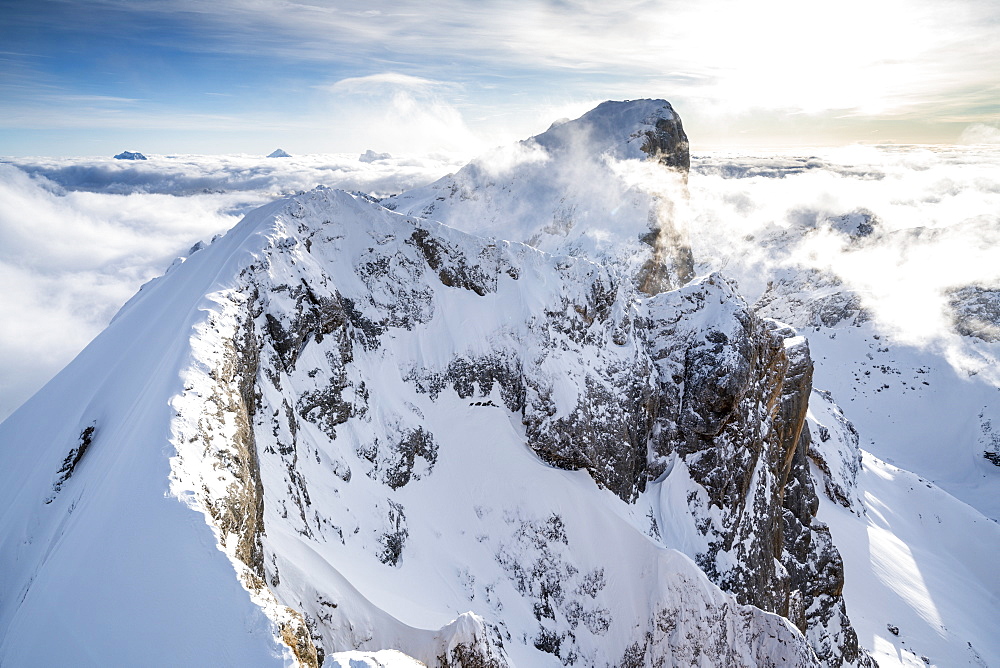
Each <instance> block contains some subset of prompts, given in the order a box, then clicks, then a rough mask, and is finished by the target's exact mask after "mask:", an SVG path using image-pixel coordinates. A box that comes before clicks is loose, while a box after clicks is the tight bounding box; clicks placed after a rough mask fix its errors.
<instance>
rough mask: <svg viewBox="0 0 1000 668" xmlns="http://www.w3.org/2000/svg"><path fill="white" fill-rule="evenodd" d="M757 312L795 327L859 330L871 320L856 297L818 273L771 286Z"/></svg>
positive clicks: (799, 274) (829, 276) (834, 279)
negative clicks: (851, 327)
mask: <svg viewBox="0 0 1000 668" xmlns="http://www.w3.org/2000/svg"><path fill="white" fill-rule="evenodd" d="M754 310H756V311H757V313H758V314H759V315H761V316H764V317H767V318H774V319H776V320H780V321H781V322H786V323H788V324H790V325H792V326H794V327H838V326H839V327H845V326H854V327H857V326H860V325H862V324H864V323H866V322H868V321H869V320H871V313H870V312H869V310H868V309H867V308H865V306H864V305H863V304H862V302H861V298H860V297H859V296H858V294H857V293H855V292H854V291H853V290H851V289H850V288H849V287H848V286H845V285H844V283H843V281H841V280H840V279H839V278H837V277H836V276H834V275H832V274H828V273H824V272H820V271H818V270H815V269H811V270H808V271H801V272H797V273H796V274H795V275H794V276H792V277H787V278H781V279H779V280H777V281H773V282H771V283H769V284H768V286H767V290H765V292H764V294H763V295H761V297H760V299H758V300H757V302H756V303H755V304H754Z"/></svg>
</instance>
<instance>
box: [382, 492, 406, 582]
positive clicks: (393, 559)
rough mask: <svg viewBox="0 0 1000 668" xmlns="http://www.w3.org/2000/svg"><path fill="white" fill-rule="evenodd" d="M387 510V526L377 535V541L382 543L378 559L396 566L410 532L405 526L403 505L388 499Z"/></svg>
mask: <svg viewBox="0 0 1000 668" xmlns="http://www.w3.org/2000/svg"><path fill="white" fill-rule="evenodd" d="M388 504H389V510H388V511H387V513H386V518H387V522H388V528H387V529H386V531H385V532H384V533H383V534H382V535H381V536H379V543H381V544H382V552H381V553H380V554H379V559H380V560H381V561H382V563H383V564H388V565H390V566H398V565H399V562H400V560H401V559H402V558H403V546H404V545H406V539H407V538H408V537H409V535H410V532H409V530H408V529H407V528H406V515H405V514H404V512H403V506H402V505H400V504H398V503H396V502H395V501H391V500H390V501H389V502H388Z"/></svg>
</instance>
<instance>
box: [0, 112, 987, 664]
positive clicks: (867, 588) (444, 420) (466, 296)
mask: <svg viewBox="0 0 1000 668" xmlns="http://www.w3.org/2000/svg"><path fill="white" fill-rule="evenodd" d="M688 161H689V157H688V148H687V138H686V136H685V135H684V132H683V129H682V128H681V125H680V119H679V117H678V116H677V115H676V113H675V112H674V111H673V110H672V109H671V107H670V105H669V104H668V103H666V102H664V101H662V100H658V101H650V100H642V101H634V102H624V103H623V102H618V103H605V104H602V105H600V106H599V107H597V108H596V109H595V110H593V111H592V112H590V113H588V114H587V115H585V116H583V117H582V118H581V119H578V120H576V121H569V122H564V123H561V124H558V125H555V126H553V128H551V129H550V130H549V131H548V132H546V133H543V134H542V135H539V136H537V137H534V138H533V139H531V140H528V141H526V142H523V143H521V144H519V145H518V146H516V147H514V148H512V149H509V150H502V151H497V152H495V153H494V154H493V155H491V156H487V157H485V158H483V159H480V160H478V161H476V162H473V163H472V164H470V165H469V166H467V167H465V168H463V169H462V170H461V171H459V172H458V173H456V174H455V175H454V176H450V177H446V178H445V179H442V180H441V181H439V182H437V183H435V184H432V185H431V186H428V187H426V188H421V189H417V190H415V191H411V192H408V193H404V194H403V195H400V196H398V197H394V198H391V199H390V200H388V201H385V202H381V203H380V202H378V201H376V200H374V199H372V198H369V197H366V196H362V195H358V194H349V193H346V192H343V191H336V190H330V189H326V188H317V189H315V190H313V191H310V192H307V193H305V194H302V195H298V196H294V197H289V198H285V199H282V200H278V201H276V202H274V203H272V204H269V205H266V206H264V207H262V208H260V209H257V210H256V211H254V212H252V213H250V214H248V215H247V216H246V217H245V218H244V219H243V221H242V222H240V223H239V224H238V225H237V226H236V227H235V228H233V229H232V230H231V231H230V232H229V233H228V234H227V235H225V236H224V237H221V238H219V239H218V240H216V241H214V242H213V243H211V244H209V245H207V246H200V247H196V248H194V249H192V253H191V254H190V256H188V257H186V258H182V259H181V260H180V261H178V262H176V263H175V264H174V265H173V266H172V267H171V269H170V270H169V271H168V272H167V273H166V274H165V275H164V276H163V277H161V278H158V279H156V280H154V281H152V282H151V283H149V284H147V285H146V286H144V287H143V289H142V290H141V291H140V292H139V293H138V294H136V296H135V297H133V299H132V300H131V301H130V302H129V303H128V304H126V305H125V306H124V307H123V308H122V310H121V311H120V313H119V314H118V315H117V316H116V318H115V320H114V321H113V322H112V324H111V325H110V326H109V327H108V329H107V330H106V331H105V332H104V333H103V334H101V335H100V336H99V337H98V338H97V339H96V340H95V341H94V342H93V343H92V344H91V345H90V346H89V347H88V348H87V349H86V350H85V351H84V352H83V353H82V354H81V355H80V356H79V357H77V359H76V360H74V362H73V363H72V364H71V365H70V366H68V367H67V368H66V369H65V370H64V371H63V372H62V373H61V374H60V375H59V376H58V377H57V378H56V379H54V380H53V381H52V382H51V383H49V384H48V385H47V386H46V387H45V388H44V389H43V390H42V391H41V392H39V393H38V394H37V395H36V396H35V397H34V398H33V399H32V400H31V401H29V402H28V403H27V404H25V405H24V406H23V407H22V408H21V409H20V410H18V411H17V412H15V413H14V415H12V416H11V417H10V418H9V419H8V420H7V421H5V422H4V423H2V424H0V476H2V478H0V508H2V509H3V510H2V511H0V569H2V572H3V573H4V577H3V580H2V583H3V584H2V590H0V662H2V663H3V664H4V665H7V664H8V663H9V664H10V665H50V664H53V663H55V664H59V663H72V664H84V665H90V664H103V663H107V662H108V660H109V657H113V661H114V662H115V663H124V664H129V665H131V664H142V665H179V664H180V665H191V664H194V665H265V664H271V663H289V662H296V663H298V664H301V665H328V666H329V665H344V666H347V665H350V666H352V668H353V667H354V666H356V665H372V666H375V665H393V666H394V665H401V666H402V665H416V664H415V663H414V662H415V661H420V662H423V663H425V664H427V665H440V666H469V667H471V666H491V667H492V666H515V665H516V666H544V665H551V666H557V665H581V666H628V667H638V666H670V665H703V666H709V665H712V666H715V665H734V666H735V665H739V666H756V665H790V666H804V665H830V666H841V665H872V663H873V662H872V656H875V657H876V658H878V659H879V660H881V661H882V663H883V665H885V664H886V659H888V660H889V665H892V660H893V658H894V656H895V657H897V658H898V662H899V663H900V664H903V665H905V664H906V663H907V662H911V660H910V658H909V655H908V654H905V651H906V648H907V647H908V645H907V644H906V643H909V646H911V647H914V648H917V649H919V650H920V653H922V654H923V655H924V656H927V657H928V658H927V663H934V664H937V665H961V664H963V663H967V664H970V665H984V664H985V665H988V664H990V663H992V662H994V660H995V659H996V657H998V656H1000V647H998V641H997V639H996V638H995V635H994V633H993V628H995V624H994V623H992V622H995V617H996V610H997V607H996V601H997V600H998V598H997V597H998V594H1000V592H998V589H1000V587H998V584H997V582H996V578H995V577H993V576H992V574H991V573H992V571H991V568H990V561H989V558H988V557H989V555H991V554H995V551H996V549H997V548H1000V531H998V527H997V525H996V523H995V522H992V521H989V520H987V519H986V518H985V517H983V516H982V515H981V514H980V513H979V512H977V511H976V510H974V509H972V508H970V507H968V506H965V505H964V504H962V503H961V502H959V501H957V500H955V499H954V498H953V497H951V496H949V495H948V494H947V493H945V492H944V491H942V490H941V489H939V488H937V487H935V486H933V485H929V483H925V482H924V480H923V479H919V478H917V477H915V476H911V475H910V474H908V473H906V472H905V471H900V470H898V469H895V468H894V467H892V466H891V465H888V464H885V463H883V462H881V461H879V460H877V459H874V458H872V457H871V456H869V455H868V454H866V453H863V452H862V450H861V449H860V448H859V443H860V436H859V430H858V429H857V428H856V427H855V426H854V425H853V424H852V423H851V422H850V421H848V419H847V418H846V417H845V414H844V412H843V411H842V410H841V409H840V408H839V407H838V406H837V404H836V403H835V401H836V400H837V399H839V397H838V395H837V394H836V393H835V394H833V395H831V394H830V393H828V392H821V391H818V390H814V389H813V387H812V377H813V372H814V359H813V358H814V357H815V353H813V354H811V353H810V347H811V343H810V342H809V341H807V340H806V338H805V337H803V336H802V335H800V334H799V332H797V331H795V330H794V329H792V328H791V327H789V326H788V325H785V324H782V323H780V322H777V321H775V320H769V319H767V318H765V317H763V315H762V314H765V313H768V314H770V311H768V309H772V310H774V309H779V308H780V307H781V303H790V301H789V297H788V295H790V294H792V293H791V292H788V293H787V294H786V295H784V296H782V297H781V299H784V302H781V300H780V299H778V298H777V297H775V298H773V299H770V298H769V299H767V300H762V301H760V302H759V303H758V304H757V306H756V307H751V306H750V305H748V304H747V302H746V301H745V300H744V299H743V298H742V297H741V296H740V294H739V293H738V291H737V290H736V288H735V287H734V284H733V283H732V282H731V281H729V280H727V278H726V277H725V276H723V275H721V274H717V273H708V274H704V275H701V276H699V277H695V276H694V267H695V265H694V260H693V259H692V255H691V252H690V240H689V237H688V233H687V230H686V229H685V226H684V225H685V217H684V212H685V207H686V206H687V204H686V197H687V191H686V181H687V167H688ZM821 287H822V286H821ZM800 292H801V291H800ZM820 293H821V290H820V289H819V288H817V289H816V291H815V293H813V294H812V296H811V297H810V296H809V295H806V301H807V302H808V303H810V304H811V303H813V301H816V300H817V299H818V298H819V295H820ZM796 294H798V293H796ZM822 294H826V293H822ZM810 299H811V300H812V301H809V300H810ZM838 303H839V302H838ZM810 312H811V311H810ZM819 312H823V310H822V309H820V311H819ZM860 312H861V311H859V313H860ZM975 312H976V313H982V312H983V309H981V308H980V309H977V310H976V311H975ZM858 319H859V320H860V319H861V318H858ZM838 322H839V321H838ZM796 324H799V325H806V326H808V325H810V324H811V323H796ZM861 434H862V435H864V431H862V432H861ZM915 481H916V482H915ZM925 514H926V518H925V517H924V515H925ZM932 515H933V516H934V517H936V523H934V522H931V519H930V518H931V516H932ZM821 519H822V520H823V521H820V520H821ZM969 535H975V541H976V544H977V547H976V548H975V549H972V550H969V549H963V548H962V547H960V546H958V545H952V546H949V547H948V548H947V549H941V548H939V544H941V543H945V542H947V541H951V542H952V543H955V542H956V541H961V540H964V539H965V537H966V536H969ZM866 546H867V547H866ZM842 555H843V556H842ZM946 587H950V591H949V593H945V592H944V591H943V590H944V588H946ZM952 592H953V593H952ZM893 629H895V631H893ZM858 631H860V632H861V633H860V642H859V634H858ZM389 650H395V652H390V651H389ZM913 658H914V660H916V661H920V665H924V661H922V660H921V659H920V658H919V654H914V655H913ZM976 661H979V662H980V663H979V664H976V663H975V662H976ZM911 663H912V662H911ZM914 665H917V664H914Z"/></svg>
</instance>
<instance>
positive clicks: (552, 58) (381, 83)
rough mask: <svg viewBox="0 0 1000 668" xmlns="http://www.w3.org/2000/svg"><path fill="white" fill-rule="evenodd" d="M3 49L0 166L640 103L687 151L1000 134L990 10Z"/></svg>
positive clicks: (239, 146)
mask: <svg viewBox="0 0 1000 668" xmlns="http://www.w3.org/2000/svg"><path fill="white" fill-rule="evenodd" d="M0 45H2V46H0V155H106V154H109V153H113V152H117V151H119V150H122V149H125V148H130V149H136V150H142V151H146V152H152V153H222V152H247V153H268V152H270V151H271V150H273V149H274V148H275V147H278V146H281V147H283V148H285V149H286V150H288V151H290V152H292V153H312V152H330V151H360V150H364V149H366V148H372V149H375V150H379V151H397V152H407V151H420V152H427V151H433V150H448V151H462V152H470V153H471V152H475V151H477V150H480V149H482V148H484V147H487V146H490V145H493V144H496V143H499V142H503V141H509V140H510V139H514V138H520V137H524V136H527V135H530V134H534V133H537V132H540V131H542V130H544V129H545V128H546V127H547V126H548V124H549V123H550V122H551V121H552V120H554V119H556V118H559V117H564V116H575V115H578V114H579V113H582V112H583V111H585V110H586V109H588V108H590V107H591V106H593V105H594V104H596V103H597V102H599V101H601V100H604V99H625V98H639V97H663V98H666V99H669V100H670V101H671V102H673V103H674V106H675V107H676V108H677V109H678V111H679V112H680V113H681V115H682V117H683V118H684V121H685V125H686V127H687V128H688V131H689V134H690V135H691V138H692V140H693V142H694V144H695V147H696V148H697V147H698V146H699V145H701V146H705V147H722V146H734V147H735V146H742V145H768V146H782V145H796V144H799V145H801V144H807V145H808V144H827V145H828V144H844V143H852V142H869V143H878V142H896V143H939V142H940V143H947V142H955V141H960V140H961V139H962V138H963V137H965V138H968V137H973V138H975V139H976V140H987V141H988V140H993V139H995V138H996V136H997V135H998V134H1000V131H998V130H996V127H997V126H998V125H1000V3H997V2H996V1H995V0H957V1H952V2H947V3H945V2H927V1H925V0H907V1H902V0H880V1H874V0H841V1H839V2H836V3H833V2H792V1H789V0H762V1H760V2H754V3H748V2H737V1H736V0H708V1H706V2H701V3H692V2H690V1H688V0H685V1H683V2H681V1H674V0H623V1H621V2H616V3H604V2H595V1H591V0H583V1H576V0H548V1H545V2H542V1H530V2H529V1H517V2H515V1H512V0H492V1H490V0H485V1H481V2H462V1H458V0H441V1H438V2H384V1H382V0H373V1H371V2H367V3H364V4H361V3H346V2H297V1H287V0H282V1H279V0H250V1H244V2H236V1H234V0H217V1H215V2H195V1H194V0H143V1H135V0H131V1H129V0H95V1H91V2H71V1H66V0H31V1H28V2H26V1H22V0H4V1H3V2H2V4H0ZM963 133H964V134H963Z"/></svg>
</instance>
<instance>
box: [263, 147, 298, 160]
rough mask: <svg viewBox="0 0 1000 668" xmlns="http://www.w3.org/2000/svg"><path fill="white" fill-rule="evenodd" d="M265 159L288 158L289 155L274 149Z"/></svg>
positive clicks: (281, 150)
mask: <svg viewBox="0 0 1000 668" xmlns="http://www.w3.org/2000/svg"><path fill="white" fill-rule="evenodd" d="M267 157H269V158H290V157H292V156H291V154H289V153H286V152H285V151H284V149H280V148H276V149H274V151H272V152H271V153H270V154H269V155H268V156H267Z"/></svg>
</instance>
